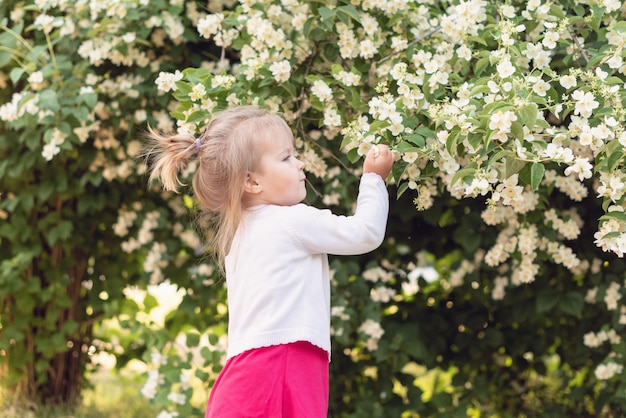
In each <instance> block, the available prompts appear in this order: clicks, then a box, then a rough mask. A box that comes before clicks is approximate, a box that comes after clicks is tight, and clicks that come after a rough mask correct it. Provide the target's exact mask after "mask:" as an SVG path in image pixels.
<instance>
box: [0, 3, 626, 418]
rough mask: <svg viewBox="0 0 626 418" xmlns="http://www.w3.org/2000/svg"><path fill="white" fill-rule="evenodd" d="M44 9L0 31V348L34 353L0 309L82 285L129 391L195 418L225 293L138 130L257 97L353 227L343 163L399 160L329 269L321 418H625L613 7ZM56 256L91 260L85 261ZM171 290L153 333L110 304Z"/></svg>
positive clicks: (623, 236)
mask: <svg viewBox="0 0 626 418" xmlns="http://www.w3.org/2000/svg"><path fill="white" fill-rule="evenodd" d="M41 3H42V2H35V5H34V6H32V7H30V8H28V7H24V8H21V9H20V8H15V9H14V10H15V11H14V12H13V13H17V15H12V16H10V22H11V25H10V26H9V25H5V33H3V35H2V37H3V41H4V42H3V43H2V45H3V46H4V45H6V46H5V47H3V49H2V51H3V52H2V55H0V64H1V65H3V67H2V68H3V71H4V74H5V75H4V78H3V79H4V80H5V83H7V84H9V83H10V84H11V85H12V86H13V87H14V88H13V90H14V91H15V93H14V95H13V96H12V97H6V99H5V104H4V105H3V106H2V107H0V118H2V120H3V121H4V123H5V124H6V127H7V129H3V131H2V136H1V137H0V153H2V156H3V157H5V158H3V159H2V161H3V162H2V163H0V174H1V175H2V176H1V178H2V182H3V189H4V190H6V192H5V191H3V195H2V196H1V197H2V200H1V201H0V210H3V212H1V213H2V214H4V217H5V218H6V219H7V222H6V226H3V227H2V228H1V229H0V237H1V238H0V239H2V241H0V245H2V246H3V252H2V260H3V261H2V263H3V264H2V268H3V271H7V274H9V272H10V274H11V275H12V276H11V277H14V279H15V280H13V281H10V282H9V281H8V280H5V282H4V283H3V284H2V287H0V289H3V292H4V293H3V294H2V297H3V298H4V299H3V303H4V304H3V311H2V312H3V315H9V316H8V317H9V318H11V320H10V321H8V322H7V323H8V324H9V325H8V326H7V325H5V320H4V316H3V322H2V326H3V329H5V328H6V329H8V330H9V331H11V332H13V333H15V332H21V333H22V334H24V335H27V336H28V338H35V335H37V334H36V333H33V334H32V335H31V334H28V332H23V331H22V330H23V329H31V330H32V328H30V326H31V325H30V324H28V325H26V324H20V322H19V320H18V318H17V317H16V316H11V312H13V311H12V310H10V307H12V306H14V305H15V304H16V301H17V300H21V298H23V297H25V296H24V295H28V297H29V298H30V299H25V300H33V303H32V305H28V304H26V308H24V305H22V309H23V310H24V312H29V313H32V314H31V315H33V316H36V312H37V309H36V307H35V306H34V305H35V302H34V301H37V303H39V301H40V300H42V301H43V302H44V303H46V302H47V301H48V300H50V299H43V298H45V297H48V298H50V297H51V296H44V295H45V294H46V292H42V289H46V288H47V287H46V286H45V285H43V284H39V285H32V283H33V282H38V283H44V281H43V280H44V279H45V280H48V282H49V281H50V280H52V281H53V282H54V283H55V286H57V287H58V288H60V289H65V287H66V286H67V282H68V280H69V282H70V283H75V281H76V280H78V281H79V282H80V283H82V284H83V285H82V290H81V291H82V292H83V296H82V297H81V298H80V300H81V303H83V304H84V305H82V308H81V309H82V311H81V312H83V317H93V318H100V317H101V316H102V315H110V316H113V315H117V316H119V317H120V320H121V321H122V323H123V325H124V326H125V327H126V328H127V329H128V330H129V331H127V334H123V335H119V336H117V338H118V340H119V342H120V345H119V347H118V348H117V350H118V359H120V360H121V361H122V363H123V360H125V359H126V360H127V359H129V358H132V357H137V356H141V358H143V360H144V361H145V362H146V363H147V364H148V368H149V371H148V374H147V381H146V384H145V386H144V388H143V390H142V394H143V395H145V396H146V397H147V398H150V399H153V400H154V401H155V402H157V403H160V404H162V405H163V407H164V410H163V413H162V417H166V416H176V415H177V414H178V415H180V416H189V415H191V414H196V413H198V412H199V411H200V410H201V409H202V408H203V402H204V401H205V400H206V391H207V386H210V385H211V383H212V382H213V381H214V379H215V376H216V374H217V372H218V371H219V369H220V367H221V364H222V363H221V362H222V361H223V356H222V353H223V347H224V344H225V338H226V335H225V326H226V325H225V324H226V319H227V308H226V306H225V304H224V303H225V302H224V301H225V297H224V292H225V290H224V288H223V286H222V285H221V283H220V281H219V278H218V276H217V275H216V273H214V269H213V267H212V266H211V265H210V263H203V262H201V259H200V261H199V260H198V259H197V258H196V256H198V255H199V254H200V252H201V245H200V241H199V239H198V237H197V235H196V234H195V233H194V231H192V230H191V228H190V222H189V221H188V218H187V215H186V213H187V212H188V211H189V210H191V211H192V212H193V204H192V203H191V199H190V198H189V197H188V196H182V197H180V196H170V195H167V194H163V193H159V192H158V191H156V190H155V191H151V192H150V193H148V192H144V191H143V189H142V185H141V183H142V181H143V180H144V179H143V177H142V173H143V171H142V170H143V166H142V164H140V163H139V162H138V161H137V160H136V159H135V158H133V157H134V156H136V151H135V150H136V149H137V143H136V142H135V141H134V140H135V139H136V137H137V132H136V131H135V130H134V129H133V126H134V125H135V124H137V125H143V124H145V122H146V121H151V122H152V123H153V124H156V125H157V127H159V128H161V129H164V130H168V129H178V130H183V131H187V132H193V133H196V132H198V131H200V130H201V129H202V127H203V125H204V124H205V123H206V122H207V121H208V120H209V119H210V116H211V114H212V112H214V111H215V110H216V109H220V108H224V107H227V106H231V105H236V104H242V103H256V104H259V105H262V106H265V107H267V108H269V109H271V110H273V111H279V112H281V113H282V114H283V115H284V117H285V118H286V120H287V121H288V122H289V123H290V124H291V126H292V127H293V129H294V133H295V135H296V139H297V144H296V145H297V147H298V150H299V153H300V157H301V158H302V159H303V160H304V161H305V163H306V170H307V171H308V173H309V185H310V187H309V190H310V193H309V196H308V199H307V201H308V202H309V203H311V204H315V205H318V206H326V207H331V208H333V209H334V210H335V211H337V212H345V213H347V212H349V211H350V210H351V209H352V208H353V205H354V196H355V190H356V186H357V184H358V176H359V174H360V170H359V164H358V163H356V162H357V161H358V160H359V158H360V157H361V156H362V155H364V154H365V153H366V152H367V151H368V150H369V149H370V148H371V147H372V146H373V145H375V144H377V143H386V144H389V145H390V146H391V147H392V148H393V149H394V151H395V153H396V155H397V157H398V161H397V162H396V164H395V166H394V170H393V173H392V176H391V178H390V188H391V190H392V191H393V192H394V194H395V195H396V196H397V199H396V200H395V201H394V202H392V213H391V215H390V222H389V227H388V233H387V236H388V239H387V241H386V242H385V244H384V245H383V247H382V248H381V249H380V250H379V251H377V252H376V253H374V254H370V255H368V256H364V257H353V258H337V259H333V260H332V263H331V265H332V273H333V300H332V305H333V308H332V313H333V339H334V348H333V361H332V363H331V369H332V370H331V376H332V378H331V412H332V413H333V416H335V415H336V416H354V417H357V416H367V417H376V416H380V417H388V416H413V415H419V416H430V415H441V414H452V413H458V414H462V415H463V414H464V415H473V416H480V415H481V414H485V415H487V416H489V415H493V414H504V413H507V412H508V413H519V412H520V411H527V412H529V413H534V414H540V413H546V414H560V415H601V414H604V415H606V416H617V415H619V414H620V413H623V411H624V409H625V408H626V373H625V372H624V370H623V366H622V365H623V363H624V356H625V355H626V344H625V343H624V341H623V340H622V339H621V334H622V332H623V328H624V325H625V324H626V310H625V309H624V307H623V306H622V305H621V304H620V300H621V298H622V295H623V293H624V271H625V269H624V261H623V255H624V252H626V214H625V211H624V209H625V205H624V192H625V190H626V189H625V185H624V182H625V181H626V175H625V174H624V168H623V167H624V149H625V147H626V131H625V130H624V123H625V121H626V112H625V110H624V99H625V97H624V91H625V87H626V86H625V84H624V83H625V81H626V78H625V75H626V64H625V63H624V60H623V57H624V45H625V43H626V24H625V23H624V22H623V20H624V15H626V7H624V6H622V4H621V2H617V1H612V0H599V1H594V0H590V1H585V2H580V1H577V2H574V1H567V0H564V1H561V2H558V3H554V2H547V1H541V0H532V1H529V2H518V1H511V2H507V4H501V2H495V1H479V0H469V1H454V2H450V4H449V5H448V3H445V4H443V3H441V2H431V1H426V0H425V1H410V2H409V1H397V0H394V1H375V0H371V1H370V0H366V1H359V0H352V1H348V0H337V1H336V2H328V4H326V3H320V2H313V1H311V2H309V1H298V0H282V1H281V2H255V1H246V0H242V1H240V2H239V3H238V4H233V3H232V2H230V3H228V4H220V5H221V6H225V9H220V7H218V6H216V4H217V3H213V2H210V3H209V4H210V6H211V7H212V8H211V9H210V10H209V11H208V12H204V11H202V10H203V9H202V8H201V7H200V6H199V5H197V4H196V3H195V2H185V4H184V7H183V4H182V2H181V4H176V3H168V4H165V3H163V4H161V3H159V2H150V4H151V6H152V5H154V7H160V8H161V9H160V10H162V13H160V14H159V15H158V16H162V17H160V18H156V17H154V16H157V15H155V14H154V13H148V10H147V4H144V2H137V1H130V0H129V1H127V2H123V1H122V2H116V3H114V4H115V5H111V6H109V7H104V6H102V5H100V4H99V3H98V2H91V3H89V5H87V4H84V3H82V2H79V3H77V4H73V3H72V4H70V3H69V2H63V1H56V2H46V3H45V4H41ZM145 3H147V2H145ZM112 4H113V3H112ZM20 10H22V13H23V15H21V16H20V15H19V11H20ZM27 12H28V19H29V20H28V22H29V25H30V26H24V25H23V24H21V22H22V21H23V20H25V16H24V14H26V13H27ZM31 14H32V16H31ZM46 16H47V17H46ZM93 16H95V17H100V18H102V23H100V24H97V25H96V26H95V27H93V28H92V27H90V25H88V24H87V23H86V20H85V19H87V18H89V17H91V18H92V19H94V17H93ZM113 17H114V18H115V19H113ZM146 22H147V23H146ZM72 23H73V24H74V27H73V28H72V30H70V29H69V27H71V24H72ZM25 28H30V29H32V32H34V33H35V34H36V35H35V36H34V38H33V41H32V42H29V43H24V42H22V41H20V39H23V36H24V35H22V34H24V33H26V32H27V31H26V30H25ZM28 33H31V32H28ZM16 34H17V35H19V36H16ZM72 34H73V35H72ZM78 34H79V35H78ZM20 37H21V38H20ZM183 44H186V45H187V47H186V48H180V46H181V45H183ZM27 45H29V46H31V48H28V47H27ZM72 47H73V48H74V49H72ZM7 51H8V52H7ZM70 51H76V54H78V56H76V54H74V53H72V52H70ZM181 51H185V52H181ZM61 52H63V54H62V53H61ZM72 54H74V55H72ZM7 57H11V58H7ZM53 58H56V61H55V59H53ZM11 59H12V60H13V61H11ZM72 63H74V64H73V65H74V66H73V65H72ZM46 66H48V67H46ZM40 67H41V69H40ZM38 71H41V74H37V72H38ZM62 71H63V72H62ZM60 74H63V76H62V77H61V76H60ZM72 80H75V81H74V83H72ZM154 83H155V84H156V85H155V84H154ZM77 92H78V94H77ZM166 109H167V110H170V111H171V115H172V116H173V117H174V118H175V120H176V124H175V125H174V123H173V122H172V121H171V120H170V119H169V118H168V117H167V114H166V112H165V110H166ZM9 128H10V130H9ZM15 132H17V133H18V135H20V136H19V138H20V139H19V146H16V145H15V139H13V138H15V137H16V134H15ZM79 156H80V158H79ZM354 163H356V164H354ZM191 170H193V167H189V171H190V172H191ZM59 173H63V174H59ZM66 173H67V174H66ZM59 176H61V178H62V179H64V180H63V181H64V183H63V181H62V182H61V185H59V181H58V180H53V179H56V178H58V177H59ZM48 181H49V182H50V184H49V183H48ZM5 182H6V184H7V185H8V186H5ZM9 186H10V187H9ZM68 189H69V190H68ZM30 190H32V193H33V197H28V196H29V193H30V192H29V191H30ZM83 196H85V198H84V199H85V201H86V202H90V203H81V202H83V199H82V197H83ZM79 197H80V198H79ZM70 201H71V202H73V203H72V204H70V203H69V202H70ZM59 202H60V203H59ZM55 203H56V204H55ZM68 206H69V208H68ZM74 207H77V208H79V209H80V210H79V209H70V208H74ZM112 214H114V216H113V218H114V219H112V218H111V215H112ZM48 217H51V219H50V220H45V219H47V218H48ZM32 219H36V220H37V222H38V224H37V228H38V229H37V230H36V231H35V230H34V229H33V227H32V226H30V225H31V224H30V223H29V220H32ZM94 219H96V220H97V222H94ZM82 225H84V226H82ZM25 230H26V231H27V232H24V231H25ZM81 230H83V231H90V234H91V235H92V236H93V237H95V238H96V239H92V236H89V237H87V238H89V239H85V237H80V236H79V234H76V233H75V232H77V231H81ZM29 231H33V232H29ZM38 231H42V232H38ZM38 234H41V236H43V237H44V240H43V241H41V240H38V239H36V237H39V235H38ZM24 237H26V238H24ZM33 242H36V243H38V246H37V245H35V246H33V245H32V243H33ZM48 247H50V249H52V250H54V249H55V248H59V249H58V250H54V251H60V254H66V256H67V260H70V257H71V256H72V253H71V252H70V251H69V248H72V249H73V250H74V251H78V250H82V251H84V257H83V258H84V260H85V261H84V267H81V268H76V267H74V265H73V264H72V263H70V262H69V261H67V262H66V263H65V264H64V263H60V261H57V260H61V258H58V257H59V256H56V258H54V257H52V256H48V254H49V252H48ZM5 248H6V249H7V251H4V249H5ZM33 248H35V249H33ZM65 248H67V249H68V251H67V252H65V250H63V251H62V249H65ZM54 251H52V252H50V254H54ZM5 254H7V255H6V256H5ZM49 259H52V260H54V262H53V261H50V260H49ZM32 260H37V263H38V265H39V263H40V262H41V261H40V260H43V261H45V263H47V264H45V265H41V266H39V267H37V268H36V269H35V270H33V269H32V267H30V266H31V265H32ZM44 266H45V268H44ZM52 266H54V267H55V270H52V271H53V272H56V273H54V274H56V276H55V275H54V274H44V272H46V271H47V270H46V269H47V268H49V267H52ZM70 267H71V268H74V269H76V274H75V275H72V274H70V273H68V271H73V270H71V269H70ZM181 272H185V273H181ZM3 277H4V276H3ZM7 277H9V276H7ZM33 279H36V280H33ZM165 279H168V280H170V281H171V282H173V283H176V284H177V285H178V286H179V287H180V288H181V289H183V290H184V293H185V294H184V297H183V298H182V302H181V303H180V306H178V309H176V310H174V311H172V312H171V313H170V314H169V315H168V316H167V317H166V319H165V323H164V327H160V326H157V324H153V323H151V322H150V320H149V319H147V317H144V315H140V314H139V313H140V312H150V310H151V309H153V308H154V304H155V303H154V300H153V298H151V297H150V296H146V297H145V298H144V300H140V301H135V302H133V301H132V300H131V299H128V298H126V297H125V296H124V294H123V293H122V288H123V286H124V285H128V284H138V285H140V286H142V287H145V286H146V284H148V283H153V284H154V283H159V282H161V281H163V280H165ZM48 282H46V283H48ZM18 283H19V284H18ZM85 286H87V287H90V288H91V291H87V290H85ZM6 289H8V290H6ZM103 292H105V294H103ZM61 293H62V292H61ZM59 297H60V296H59ZM103 299H107V300H109V301H110V302H111V303H105V302H104V300H103ZM18 306H19V305H18ZM79 324H83V322H77V325H75V326H67V329H64V330H58V329H55V333H53V335H61V337H60V338H59V337H55V338H57V340H59V341H60V342H61V343H60V344H54V345H55V347H59V349H61V348H63V349H65V348H64V347H65V346H64V342H65V341H69V340H70V339H69V338H68V337H67V336H71V335H73V333H74V332H76V328H75V327H79ZM37 331H40V330H37ZM33 332H34V331H33ZM5 334H6V335H7V336H6V338H5V339H4V340H3V341H6V342H7V343H9V346H11V345H12V346H17V345H19V344H22V341H25V340H24V338H23V337H17V334H9V333H8V332H7V333H5ZM103 334H104V335H106V333H103ZM109 337H110V335H109ZM20 338H22V339H20ZM26 340H27V338H26ZM45 341H48V342H50V341H52V337H50V336H46V337H45ZM55 341H56V340H55ZM85 345H86V346H87V351H88V350H89V348H90V347H95V348H94V349H100V348H102V349H109V350H112V349H113V348H114V347H113V346H112V341H109V342H106V343H103V344H102V345H101V346H100V345H98V344H94V343H93V342H92V341H89V342H85ZM70 348H71V347H70ZM7 352H9V353H10V352H11V350H8V351H5V352H4V353H5V354H4V355H5V356H6V353H7ZM198 385H199V386H200V387H201V389H199V390H197V391H194V387H198ZM203 391H204V393H202V392H203ZM198 392H200V393H201V394H200V395H198V394H197V393H198Z"/></svg>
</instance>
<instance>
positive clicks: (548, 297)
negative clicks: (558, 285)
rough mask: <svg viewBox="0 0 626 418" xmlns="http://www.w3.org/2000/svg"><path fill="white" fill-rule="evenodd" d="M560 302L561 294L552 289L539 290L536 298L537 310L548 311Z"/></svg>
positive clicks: (539, 311)
mask: <svg viewBox="0 0 626 418" xmlns="http://www.w3.org/2000/svg"><path fill="white" fill-rule="evenodd" d="M558 302H559V294H558V293H557V292H556V291H555V290H552V289H546V290H542V291H541V292H539V294H538V295H537V299H536V300H535V310H536V311H537V313H543V312H548V311H550V310H552V308H554V307H555V306H556V304H557V303H558Z"/></svg>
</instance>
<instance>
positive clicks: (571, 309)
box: [559, 291, 585, 317]
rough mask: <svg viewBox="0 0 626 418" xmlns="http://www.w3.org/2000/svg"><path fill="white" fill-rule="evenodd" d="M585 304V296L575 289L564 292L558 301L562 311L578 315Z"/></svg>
mask: <svg viewBox="0 0 626 418" xmlns="http://www.w3.org/2000/svg"><path fill="white" fill-rule="evenodd" d="M584 305H585V298H584V297H583V295H582V294H581V293H579V292H576V291H571V292H568V293H567V294H565V296H563V297H562V298H561V300H560V301H559V308H560V309H561V311H562V312H563V313H566V314H568V315H572V316H576V317H579V316H580V314H581V313H582V311H583V307H584Z"/></svg>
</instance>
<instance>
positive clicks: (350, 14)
mask: <svg viewBox="0 0 626 418" xmlns="http://www.w3.org/2000/svg"><path fill="white" fill-rule="evenodd" d="M343 15H345V16H346V17H347V18H348V19H347V20H345V19H343V18H342V16H343ZM337 16H339V18H340V19H341V21H342V22H344V23H345V24H346V25H347V24H349V23H350V19H352V20H354V21H355V22H361V16H360V15H359V12H357V10H356V9H355V8H354V7H353V6H339V7H337Z"/></svg>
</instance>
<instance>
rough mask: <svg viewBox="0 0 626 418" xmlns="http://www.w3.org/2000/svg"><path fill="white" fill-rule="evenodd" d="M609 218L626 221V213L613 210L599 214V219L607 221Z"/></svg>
mask: <svg viewBox="0 0 626 418" xmlns="http://www.w3.org/2000/svg"><path fill="white" fill-rule="evenodd" d="M610 219H616V220H618V221H622V222H626V213H624V212H619V211H613V212H608V213H605V214H604V215H602V216H600V220H601V221H608V220H610Z"/></svg>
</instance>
